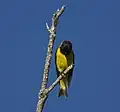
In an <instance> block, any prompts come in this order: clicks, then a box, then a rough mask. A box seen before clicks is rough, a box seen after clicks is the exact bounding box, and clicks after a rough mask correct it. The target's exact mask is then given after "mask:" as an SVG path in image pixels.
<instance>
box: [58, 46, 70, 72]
mask: <svg viewBox="0 0 120 112" xmlns="http://www.w3.org/2000/svg"><path fill="white" fill-rule="evenodd" d="M56 65H57V69H58V70H59V71H60V72H62V71H63V70H65V69H66V68H67V67H68V60H67V58H66V57H65V55H63V54H62V53H61V52H60V49H59V48H58V50H57V52H56Z"/></svg>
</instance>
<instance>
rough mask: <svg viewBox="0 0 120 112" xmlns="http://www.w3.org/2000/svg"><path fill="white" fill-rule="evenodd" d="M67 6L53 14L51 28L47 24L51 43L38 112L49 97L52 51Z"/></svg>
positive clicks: (39, 97)
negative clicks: (58, 26)
mask: <svg viewBox="0 0 120 112" xmlns="http://www.w3.org/2000/svg"><path fill="white" fill-rule="evenodd" d="M64 10H65V6H62V8H61V9H60V10H59V9H58V10H57V11H56V12H55V14H53V18H52V25H51V27H50V28H49V26H48V24H47V23H46V27H47V30H48V32H49V33H50V36H49V43H48V50H47V56H46V61H45V67H44V73H43V80H42V84H41V88H40V92H39V95H38V102H37V109H36V112H42V110H43V107H44V104H45V101H46V99H47V97H48V94H47V93H46V91H45V90H46V87H47V83H48V75H49V69H50V64H51V58H52V51H53V44H54V40H55V37H56V27H57V23H58V20H59V17H60V15H61V14H62V13H63V12H64Z"/></svg>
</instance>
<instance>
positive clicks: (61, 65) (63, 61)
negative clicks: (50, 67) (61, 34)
mask: <svg viewBox="0 0 120 112" xmlns="http://www.w3.org/2000/svg"><path fill="white" fill-rule="evenodd" d="M71 64H74V52H73V49H72V43H71V42H70V41H68V40H64V41H62V42H61V44H60V45H59V46H58V47H57V49H56V52H55V66H56V72H57V77H59V76H60V75H61V73H62V72H64V70H66V69H67V68H68V67H69V66H70V65H71ZM73 69H74V68H72V69H71V70H70V71H69V72H68V73H67V74H65V76H64V77H63V78H62V79H61V80H60V82H59V87H60V90H59V93H58V97H60V96H64V97H68V93H67V90H68V88H69V86H70V83H71V79H72V74H73Z"/></svg>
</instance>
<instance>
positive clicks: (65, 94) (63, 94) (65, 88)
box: [58, 79, 68, 97]
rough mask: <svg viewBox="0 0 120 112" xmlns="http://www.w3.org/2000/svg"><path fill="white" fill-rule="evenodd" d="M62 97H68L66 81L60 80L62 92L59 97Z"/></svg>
mask: <svg viewBox="0 0 120 112" xmlns="http://www.w3.org/2000/svg"><path fill="white" fill-rule="evenodd" d="M60 96H65V97H68V94H67V87H66V81H65V80H64V79H62V80H60V91H59V94H58V97H60Z"/></svg>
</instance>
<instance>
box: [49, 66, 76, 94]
mask: <svg viewBox="0 0 120 112" xmlns="http://www.w3.org/2000/svg"><path fill="white" fill-rule="evenodd" d="M73 67H74V64H72V65H70V66H69V67H68V68H67V69H66V70H65V71H64V72H63V73H62V74H61V75H60V76H59V77H58V78H57V79H56V81H55V82H53V84H52V85H51V86H50V87H49V88H48V89H47V94H48V93H49V92H50V91H52V89H53V88H54V87H55V86H56V85H57V84H58V83H59V81H60V80H61V79H62V78H63V77H65V75H66V74H67V73H68V72H69V71H70V70H71V69H72V68H73Z"/></svg>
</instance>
